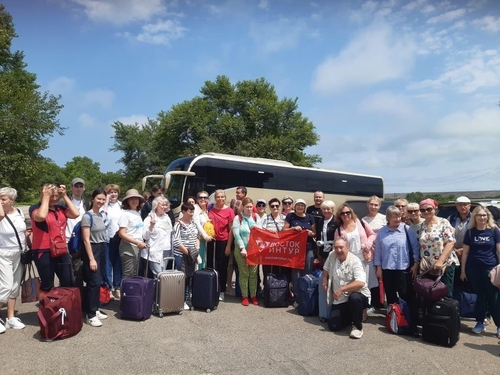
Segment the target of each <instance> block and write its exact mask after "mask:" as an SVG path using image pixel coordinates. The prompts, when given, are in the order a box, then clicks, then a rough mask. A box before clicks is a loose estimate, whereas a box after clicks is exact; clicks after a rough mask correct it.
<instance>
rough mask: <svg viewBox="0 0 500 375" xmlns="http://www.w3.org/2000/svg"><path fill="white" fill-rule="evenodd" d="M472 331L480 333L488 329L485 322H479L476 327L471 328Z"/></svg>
mask: <svg viewBox="0 0 500 375" xmlns="http://www.w3.org/2000/svg"><path fill="white" fill-rule="evenodd" d="M471 331H472V333H476V334H480V333H481V332H484V331H486V328H485V327H484V323H481V322H477V323H476V325H475V326H474V328H472V329H471Z"/></svg>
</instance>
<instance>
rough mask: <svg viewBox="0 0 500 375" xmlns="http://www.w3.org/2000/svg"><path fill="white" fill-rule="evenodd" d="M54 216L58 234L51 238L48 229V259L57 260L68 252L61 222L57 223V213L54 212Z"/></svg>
mask: <svg viewBox="0 0 500 375" xmlns="http://www.w3.org/2000/svg"><path fill="white" fill-rule="evenodd" d="M54 215H55V217H56V220H57V225H58V229H59V234H57V235H56V236H52V235H51V234H50V228H49V239H50V257H51V258H59V257H62V256H63V255H66V254H69V252H68V245H67V244H66V238H65V237H64V235H63V232H62V229H61V222H60V221H59V217H58V216H57V212H54Z"/></svg>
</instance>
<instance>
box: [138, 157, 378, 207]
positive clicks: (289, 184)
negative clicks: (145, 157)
mask: <svg viewBox="0 0 500 375" xmlns="http://www.w3.org/2000/svg"><path fill="white" fill-rule="evenodd" d="M150 178H153V179H161V182H160V185H161V186H163V187H164V188H165V197H167V198H168V200H169V201H170V204H171V207H172V209H173V210H174V213H175V214H177V213H178V212H179V211H180V205H181V203H182V202H184V201H185V199H186V198H187V197H189V196H193V197H196V194H197V193H198V192H199V191H203V190H205V191H207V192H208V193H209V194H210V195H212V194H213V193H214V191H215V190H217V189H223V190H225V191H226V197H227V203H228V204H229V202H230V201H231V199H232V198H234V197H235V190H236V187H238V186H245V187H246V188H247V189H248V194H247V196H248V197H250V198H252V199H253V201H254V202H256V201H257V199H259V198H263V199H265V200H266V201H267V202H268V201H269V200H270V199H271V198H278V199H279V200H280V201H281V200H282V199H283V197H284V196H285V195H291V196H292V197H293V199H294V200H295V199H297V198H302V199H304V200H306V202H307V204H308V205H312V204H313V203H314V202H313V193H314V192H315V191H317V190H321V191H323V192H324V193H325V199H330V200H333V201H334V202H335V205H336V206H337V207H338V206H339V205H340V204H342V203H343V202H345V201H346V200H355V199H364V200H367V199H368V198H369V197H371V196H372V195H376V196H378V197H381V198H383V196H384V181H383V179H382V177H378V176H369V175H361V174H355V173H347V172H337V171H331V170H326V169H318V168H305V167H297V166H295V165H293V164H292V163H289V162H286V161H282V160H273V159H263V158H250V157H243V156H235V155H225V154H216V153H212V152H209V153H205V154H201V155H197V156H188V157H184V158H180V159H177V160H174V161H173V162H172V163H170V165H169V166H168V168H167V170H166V171H165V174H164V175H150V176H146V177H144V178H143V180H142V190H143V191H144V190H145V188H146V182H147V180H148V179H150ZM211 198H212V197H211Z"/></svg>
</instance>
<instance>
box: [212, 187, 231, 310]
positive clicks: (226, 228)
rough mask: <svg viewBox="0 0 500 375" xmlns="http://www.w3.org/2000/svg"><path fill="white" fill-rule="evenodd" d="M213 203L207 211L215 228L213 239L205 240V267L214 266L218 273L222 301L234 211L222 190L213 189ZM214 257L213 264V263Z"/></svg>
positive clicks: (221, 299)
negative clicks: (227, 202) (227, 203)
mask: <svg viewBox="0 0 500 375" xmlns="http://www.w3.org/2000/svg"><path fill="white" fill-rule="evenodd" d="M214 195H215V204H214V206H213V207H212V209H211V210H210V212H209V213H208V217H209V218H210V220H212V224H213V225H214V229H215V236H214V239H215V241H211V242H207V267H209V268H214V269H216V270H217V271H218V273H219V285H220V295H219V300H220V301H224V293H225V292H226V278H227V266H228V260H229V258H228V257H229V254H231V244H232V243H233V230H232V229H233V220H234V216H235V215H234V211H233V209H232V208H231V207H229V206H228V205H226V193H225V192H224V190H216V191H215V194H214ZM214 259H215V264H214Z"/></svg>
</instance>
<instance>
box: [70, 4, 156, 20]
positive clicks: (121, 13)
mask: <svg viewBox="0 0 500 375" xmlns="http://www.w3.org/2000/svg"><path fill="white" fill-rule="evenodd" d="M72 1H73V3H75V4H78V5H79V6H81V7H82V8H83V12H84V13H85V14H86V15H87V17H88V18H89V19H90V20H92V21H98V22H109V23H112V24H114V25H124V24H128V23H131V22H137V21H148V20H150V19H151V18H152V17H154V16H158V15H163V14H164V13H165V11H166V7H165V5H164V3H163V0H72Z"/></svg>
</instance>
